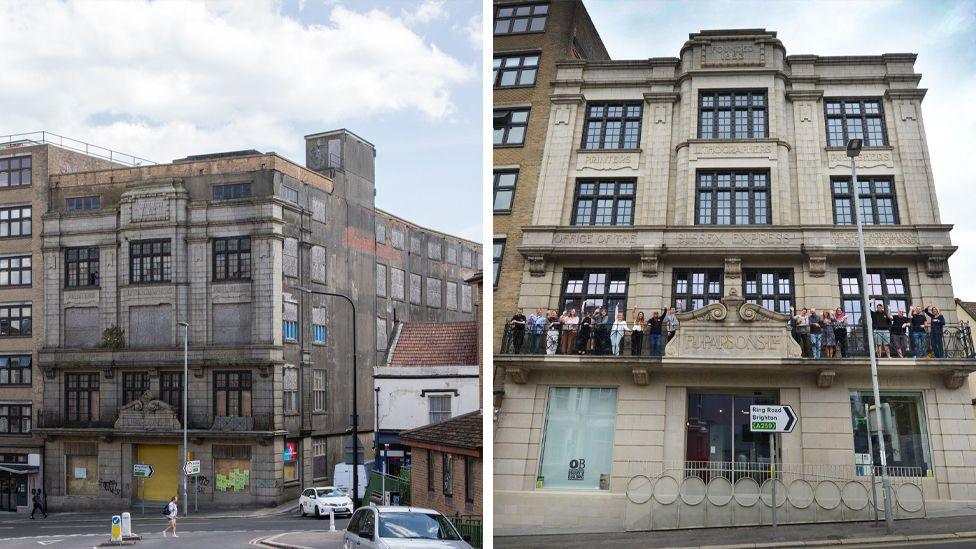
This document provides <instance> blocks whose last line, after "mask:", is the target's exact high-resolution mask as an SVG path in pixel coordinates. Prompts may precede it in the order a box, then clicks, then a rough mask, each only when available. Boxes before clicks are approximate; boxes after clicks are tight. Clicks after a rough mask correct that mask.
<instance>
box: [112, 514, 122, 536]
mask: <svg viewBox="0 0 976 549" xmlns="http://www.w3.org/2000/svg"><path fill="white" fill-rule="evenodd" d="M112 541H113V542H114V541H117V542H119V543H122V517H120V516H119V515H113V516H112Z"/></svg>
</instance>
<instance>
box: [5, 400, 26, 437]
mask: <svg viewBox="0 0 976 549" xmlns="http://www.w3.org/2000/svg"><path fill="white" fill-rule="evenodd" d="M0 407H3V408H6V413H0V420H6V428H5V429H0V435H23V434H26V433H30V432H31V405H30V404H23V403H19V402H16V403H15V402H0ZM15 411H16V412H15ZM14 425H18V426H19V429H17V430H14V429H13V427H14Z"/></svg>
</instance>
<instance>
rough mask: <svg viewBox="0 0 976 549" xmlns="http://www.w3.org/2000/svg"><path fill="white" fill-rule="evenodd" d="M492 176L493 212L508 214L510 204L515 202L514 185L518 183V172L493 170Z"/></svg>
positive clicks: (510, 208)
mask: <svg viewBox="0 0 976 549" xmlns="http://www.w3.org/2000/svg"><path fill="white" fill-rule="evenodd" d="M494 176H495V182H494V193H495V195H494V196H495V201H494V212H495V213H510V212H511V211H512V202H513V201H514V200H515V184H516V183H517V182H518V170H495V172H494Z"/></svg>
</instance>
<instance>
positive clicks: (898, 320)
mask: <svg viewBox="0 0 976 549" xmlns="http://www.w3.org/2000/svg"><path fill="white" fill-rule="evenodd" d="M911 322H912V321H911V319H910V318H908V316H906V315H905V309H898V314H896V315H895V316H893V317H891V350H892V351H893V352H895V353H897V354H898V358H905V353H906V352H908V325H909V324H911Z"/></svg>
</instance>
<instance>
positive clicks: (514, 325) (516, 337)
mask: <svg viewBox="0 0 976 549" xmlns="http://www.w3.org/2000/svg"><path fill="white" fill-rule="evenodd" d="M508 325H509V326H510V328H509V332H510V333H511V337H512V351H513V352H514V353H515V354H519V353H521V352H522V342H523V341H525V315H524V314H522V309H521V308H519V309H517V310H516V311H515V315H514V316H512V320H510V321H508Z"/></svg>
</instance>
